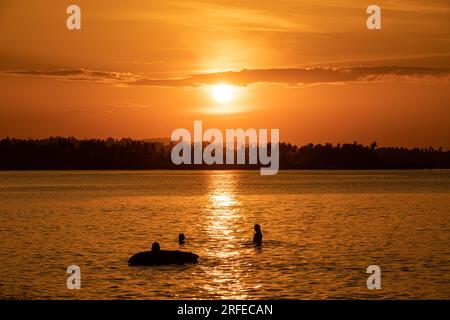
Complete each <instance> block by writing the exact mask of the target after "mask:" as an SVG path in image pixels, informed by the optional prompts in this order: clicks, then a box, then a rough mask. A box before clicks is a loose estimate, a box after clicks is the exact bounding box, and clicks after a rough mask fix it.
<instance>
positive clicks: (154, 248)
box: [152, 242, 161, 252]
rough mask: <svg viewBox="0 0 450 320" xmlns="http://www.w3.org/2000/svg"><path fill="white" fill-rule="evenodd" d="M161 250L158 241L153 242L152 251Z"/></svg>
mask: <svg viewBox="0 0 450 320" xmlns="http://www.w3.org/2000/svg"><path fill="white" fill-rule="evenodd" d="M160 250H161V247H160V246H159V243H158V242H153V244H152V252H159V251H160Z"/></svg>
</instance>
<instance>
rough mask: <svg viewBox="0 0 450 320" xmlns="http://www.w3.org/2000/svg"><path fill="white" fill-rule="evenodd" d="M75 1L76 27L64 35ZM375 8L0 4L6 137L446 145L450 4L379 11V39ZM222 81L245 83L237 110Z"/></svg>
mask: <svg viewBox="0 0 450 320" xmlns="http://www.w3.org/2000/svg"><path fill="white" fill-rule="evenodd" d="M344 3H345V4H344ZM70 4H78V5H79V6H80V7H81V14H82V29H81V30H75V31H69V30H68V29H67V28H66V24H65V22H66V18H67V16H68V15H67V14H66V12H65V11H66V8H67V6H68V5H70ZM368 4H369V3H367V2H365V1H355V0H350V1H340V0H333V1H331V0H330V1H317V0H277V1H275V0H272V1H266V0H258V1H249V0H226V1H225V0H223V1H205V0H196V1H188V0H178V1H172V0H164V1H162V0H161V1H159V0H152V1H147V0H128V1H117V0H109V1H106V0H105V1H104V0H89V1H87V0H86V1H75V0H73V1H65V0H53V1H52V0H41V1H24V0H1V1H0V28H1V30H2V31H1V32H0V137H4V136H11V137H22V138H23V137H33V138H44V137H48V136H51V135H62V136H76V137H79V138H91V137H100V138H105V137H108V136H111V137H116V138H121V137H132V138H153V137H169V136H170V134H171V132H172V130H174V129H176V128H179V127H186V128H189V129H191V130H192V126H193V121H194V120H203V121H204V125H203V126H204V128H207V127H217V128H220V129H225V128H237V127H243V128H250V127H251V128H279V129H280V137H281V140H282V141H289V142H292V143H296V144H304V143H309V142H313V143H325V142H332V143H337V142H353V141H354V140H357V141H359V142H362V143H370V142H371V141H374V140H376V141H378V142H379V145H404V146H435V147H438V146H443V147H444V148H447V149H450V104H449V101H450V99H449V98H450V35H449V31H450V22H449V17H450V5H449V2H448V0H432V1H414V0H392V1H375V2H373V4H377V5H379V6H380V7H381V9H382V30H374V31H371V30H368V29H367V28H366V17H367V15H366V12H365V11H366V7H367V5H368ZM371 4H372V2H371ZM217 72H219V73H218V74H215V73H217ZM216 83H228V84H234V85H236V86H237V90H236V93H235V96H234V97H233V99H232V100H231V101H230V102H228V103H225V104H220V103H219V102H217V101H215V100H214V99H212V96H211V93H210V91H211V85H214V84H216Z"/></svg>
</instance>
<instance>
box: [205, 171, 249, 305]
mask: <svg viewBox="0 0 450 320" xmlns="http://www.w3.org/2000/svg"><path fill="white" fill-rule="evenodd" d="M208 183H209V190H210V191H209V194H208V201H207V205H206V206H205V208H204V215H205V222H206V232H207V234H208V237H209V239H211V242H210V245H209V247H208V250H207V252H206V253H207V256H208V257H209V258H210V259H211V261H213V263H212V265H208V266H205V269H204V271H205V273H206V274H207V276H208V277H209V278H210V280H211V281H210V283H209V284H207V285H205V286H204V287H203V289H204V290H206V291H207V292H209V294H210V295H211V296H215V297H219V298H237V299H239V298H241V299H245V298H246V297H247V294H245V291H246V290H245V285H244V283H243V279H244V274H243V273H244V266H243V263H244V262H243V260H242V257H241V251H240V250H239V247H240V246H241V244H240V242H241V240H240V238H239V236H238V234H237V231H238V230H239V225H240V224H241V223H242V218H243V217H242V212H241V203H240V201H239V200H238V199H237V197H236V191H237V190H236V189H237V183H238V181H237V178H236V176H235V175H234V174H233V173H231V172H226V173H220V174H217V173H214V174H211V175H210V176H209V180H208Z"/></svg>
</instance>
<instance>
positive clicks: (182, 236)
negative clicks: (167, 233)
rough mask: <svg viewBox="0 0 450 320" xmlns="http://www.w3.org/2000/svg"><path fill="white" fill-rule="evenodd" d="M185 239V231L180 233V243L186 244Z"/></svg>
mask: <svg viewBox="0 0 450 320" xmlns="http://www.w3.org/2000/svg"><path fill="white" fill-rule="evenodd" d="M184 239H185V237H184V233H180V234H179V235H178V244H184Z"/></svg>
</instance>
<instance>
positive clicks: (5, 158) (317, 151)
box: [0, 137, 450, 170]
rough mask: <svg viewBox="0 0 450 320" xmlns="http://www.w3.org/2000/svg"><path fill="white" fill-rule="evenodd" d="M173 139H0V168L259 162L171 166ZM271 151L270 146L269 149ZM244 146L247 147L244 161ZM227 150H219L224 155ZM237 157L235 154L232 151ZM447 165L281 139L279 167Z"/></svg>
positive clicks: (438, 153)
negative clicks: (301, 143)
mask: <svg viewBox="0 0 450 320" xmlns="http://www.w3.org/2000/svg"><path fill="white" fill-rule="evenodd" d="M174 145H175V143H162V142H149V141H140V140H132V139H125V138H124V139H120V140H117V139H112V138H108V139H105V140H100V139H86V140H79V139H76V138H73V137H70V138H64V137H50V138H48V139H40V140H33V139H13V138H5V139H2V140H0V155H1V156H0V170H120V169H133V170H135V169H136V170H138V169H259V168H260V167H261V166H260V165H250V164H246V165H220V164H215V165H206V164H203V165H186V164H182V165H178V166H177V165H174V164H173V163H172V161H171V156H170V155H171V150H172V148H173V146H174ZM269 150H270V148H269ZM248 151H249V150H248V148H247V149H246V153H247V157H246V158H247V161H246V163H248ZM225 152H226V150H225V151H224V154H225ZM235 158H236V156H235ZM436 168H450V151H443V150H442V148H439V149H434V148H432V147H430V148H425V149H424V148H420V149H419V148H413V149H408V148H403V147H382V148H381V147H380V148H379V147H378V146H377V144H376V142H374V143H372V144H371V145H370V146H364V145H361V144H358V143H356V142H354V143H352V144H337V145H332V144H330V143H327V144H307V145H304V146H301V147H298V146H295V145H292V144H290V143H280V169H436Z"/></svg>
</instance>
